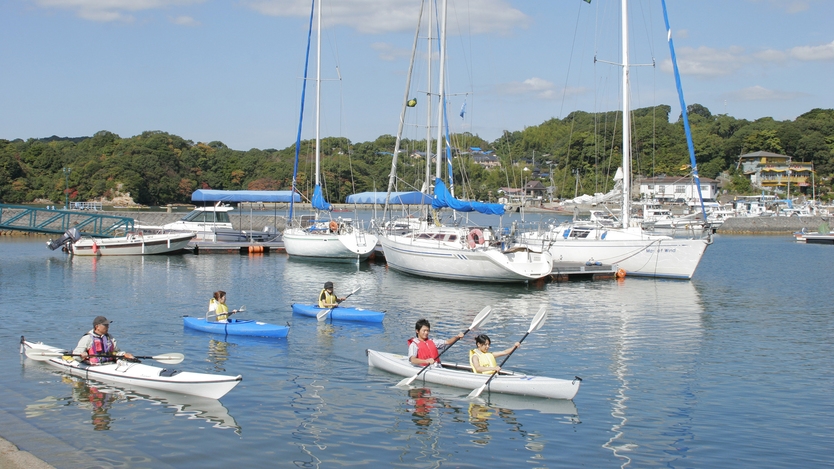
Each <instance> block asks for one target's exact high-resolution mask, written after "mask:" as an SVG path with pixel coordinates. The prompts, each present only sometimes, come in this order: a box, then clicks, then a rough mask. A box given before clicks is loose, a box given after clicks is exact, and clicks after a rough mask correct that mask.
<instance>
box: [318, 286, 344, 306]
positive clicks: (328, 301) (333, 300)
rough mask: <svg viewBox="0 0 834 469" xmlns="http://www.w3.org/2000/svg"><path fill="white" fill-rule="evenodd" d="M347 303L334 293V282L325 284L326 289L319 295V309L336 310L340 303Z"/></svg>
mask: <svg viewBox="0 0 834 469" xmlns="http://www.w3.org/2000/svg"><path fill="white" fill-rule="evenodd" d="M343 301H345V299H344V298H339V297H337V296H336V294H335V293H333V282H329V281H328V282H324V288H323V289H322V291H321V293H319V308H335V307H336V306H339V303H341V302H343Z"/></svg>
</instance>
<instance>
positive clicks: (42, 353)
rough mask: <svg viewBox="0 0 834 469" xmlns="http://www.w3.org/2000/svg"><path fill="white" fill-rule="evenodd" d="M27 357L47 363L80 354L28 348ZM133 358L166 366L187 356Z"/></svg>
mask: <svg viewBox="0 0 834 469" xmlns="http://www.w3.org/2000/svg"><path fill="white" fill-rule="evenodd" d="M25 351H26V356H27V357H29V358H31V359H32V360H37V361H46V360H49V359H50V358H54V357H67V356H69V357H80V356H81V355H80V354H76V353H71V352H61V351H58V352H53V351H51V350H42V349H35V348H26V350H25ZM88 356H89V357H93V358H114V357H113V355H88ZM115 358H118V357H115ZM133 358H141V359H146V360H156V361H158V362H159V363H164V364H166V365H176V364H177V363H182V361H183V360H184V359H185V355H183V354H181V353H165V354H161V355H154V356H144V357H140V356H136V355H134V356H133Z"/></svg>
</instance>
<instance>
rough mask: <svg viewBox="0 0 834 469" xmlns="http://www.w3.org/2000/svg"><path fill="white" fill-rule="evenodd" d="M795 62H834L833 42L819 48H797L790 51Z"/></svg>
mask: <svg viewBox="0 0 834 469" xmlns="http://www.w3.org/2000/svg"><path fill="white" fill-rule="evenodd" d="M790 56H791V57H793V58H795V59H797V60H806V61H807V60H834V41H831V42H829V43H828V44H823V45H821V46H798V47H794V48H793V49H791V50H790Z"/></svg>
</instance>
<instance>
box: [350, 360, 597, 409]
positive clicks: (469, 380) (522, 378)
mask: <svg viewBox="0 0 834 469" xmlns="http://www.w3.org/2000/svg"><path fill="white" fill-rule="evenodd" d="M366 353H367V355H368V365H369V366H372V367H374V368H379V369H380V370H384V371H387V372H389V373H393V374H396V375H399V376H405V377H411V376H414V375H415V374H417V373H418V372H419V371H420V370H421V368H420V367H416V366H414V365H412V364H411V362H409V361H408V357H406V356H405V355H397V354H394V353H387V352H378V351H376V350H367V351H366ZM490 376H491V375H481V374H476V373H473V372H472V371H471V370H460V369H447V368H429V369H427V370H426V371H424V372H423V373H422V374H421V375H420V377H419V378H417V380H416V381H415V383H419V382H427V383H434V384H442V385H444V386H453V387H456V388H463V389H468V390H470V391H471V390H474V389H477V388H479V387H481V386H483V385H484V383H486V381H487V380H488V379H489V377H490ZM580 383H581V380H579V379H574V380H567V379H557V378H546V377H542V376H531V375H525V374H521V373H512V374H507V375H504V374H501V375H498V376H496V377H495V378H494V379H493V380H492V381H491V382H490V383H489V386H488V388H487V389H486V390H484V393H486V392H493V393H503V394H515V395H521V396H531V397H544V398H548V399H573V398H574V397H575V396H576V393H578V392H579V386H580Z"/></svg>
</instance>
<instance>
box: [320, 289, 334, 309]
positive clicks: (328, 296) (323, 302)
mask: <svg viewBox="0 0 834 469" xmlns="http://www.w3.org/2000/svg"><path fill="white" fill-rule="evenodd" d="M322 297H324V299H322ZM336 303H337V301H336V295H334V294H332V293H330V292H329V291H327V290H325V289H322V290H321V293H319V308H332V307H333V306H327V305H328V304H330V305H335V304H336Z"/></svg>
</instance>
